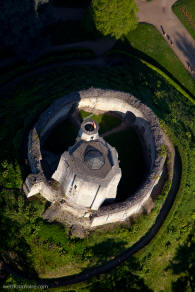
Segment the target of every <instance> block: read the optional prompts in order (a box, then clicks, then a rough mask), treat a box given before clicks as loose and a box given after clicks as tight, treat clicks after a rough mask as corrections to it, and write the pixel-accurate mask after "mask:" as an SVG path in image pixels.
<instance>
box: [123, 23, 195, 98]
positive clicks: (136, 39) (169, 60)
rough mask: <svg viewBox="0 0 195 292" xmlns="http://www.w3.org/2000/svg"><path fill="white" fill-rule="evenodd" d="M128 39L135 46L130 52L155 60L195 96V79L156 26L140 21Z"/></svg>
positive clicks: (154, 61) (154, 62) (155, 63)
mask: <svg viewBox="0 0 195 292" xmlns="http://www.w3.org/2000/svg"><path fill="white" fill-rule="evenodd" d="M127 40H128V41H129V43H130V45H131V46H132V47H133V48H129V52H132V53H133V54H135V55H137V56H138V57H140V58H142V59H145V60H146V61H148V62H150V63H152V62H153V65H157V67H158V66H159V65H160V69H163V70H164V72H165V73H166V72H167V73H169V74H170V77H171V76H172V77H174V78H175V79H176V81H178V82H179V83H180V84H181V85H182V86H184V87H185V88H186V89H187V90H188V91H189V92H190V93H191V94H192V95H194V96H195V82H194V80H193V79H192V77H191V76H190V74H189V73H188V72H187V71H186V69H185V68H184V66H183V64H182V63H181V62H180V61H179V59H178V58H177V57H176V55H175V54H174V53H173V51H172V50H171V49H170V47H169V46H168V44H167V43H166V41H165V40H164V39H163V37H162V36H161V34H160V33H159V32H158V31H157V29H156V28H155V27H154V26H152V25H150V24H145V23H140V24H139V25H138V27H137V29H136V30H134V31H132V32H130V33H129V34H128V36H127ZM127 51H128V50H127ZM148 56H149V57H150V58H148Z"/></svg>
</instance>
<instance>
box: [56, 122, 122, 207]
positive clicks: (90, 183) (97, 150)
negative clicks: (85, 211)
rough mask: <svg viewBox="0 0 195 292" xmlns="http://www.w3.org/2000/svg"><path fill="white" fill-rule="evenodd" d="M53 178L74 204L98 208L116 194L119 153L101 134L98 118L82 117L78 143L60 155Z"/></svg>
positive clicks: (118, 178) (118, 179) (68, 199)
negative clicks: (96, 119)
mask: <svg viewBox="0 0 195 292" xmlns="http://www.w3.org/2000/svg"><path fill="white" fill-rule="evenodd" d="M52 178H53V179H54V180H56V181H58V182H59V183H60V185H61V187H62V191H63V193H64V195H65V200H66V201H67V202H69V203H71V205H73V204H76V205H77V206H78V205H79V206H81V207H84V208H90V209H92V210H98V208H99V207H100V206H101V205H102V203H103V202H104V201H105V200H106V199H115V198H116V193H117V186H118V183H119V181H120V178H121V169H120V167H119V162H118V154H117V151H116V149H115V148H113V147H111V146H110V145H109V144H108V143H107V142H106V141H105V140H104V139H103V138H102V137H100V136H99V134H98V124H97V123H96V122H95V121H93V120H90V119H85V120H84V121H83V123H82V124H81V128H80V131H79V133H78V137H77V139H76V143H75V145H73V146H72V147H69V149H68V151H66V152H64V153H63V154H62V155H61V158H60V161H59V164H58V167H57V170H56V171H55V172H54V174H53V175H52Z"/></svg>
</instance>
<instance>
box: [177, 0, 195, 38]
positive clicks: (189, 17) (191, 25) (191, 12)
mask: <svg viewBox="0 0 195 292" xmlns="http://www.w3.org/2000/svg"><path fill="white" fill-rule="evenodd" d="M172 9H173V11H174V13H175V14H176V15H177V17H178V18H179V20H180V21H181V22H182V23H183V25H184V26H185V28H186V29H187V30H188V32H189V33H190V34H191V36H192V37H193V38H194V39H195V2H194V0H178V1H177V2H176V3H175V4H174V5H173V6H172Z"/></svg>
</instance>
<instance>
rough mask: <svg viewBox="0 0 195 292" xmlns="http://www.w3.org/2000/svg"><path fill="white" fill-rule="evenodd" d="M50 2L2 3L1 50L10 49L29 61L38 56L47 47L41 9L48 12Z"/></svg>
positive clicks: (0, 4) (0, 14)
mask: <svg viewBox="0 0 195 292" xmlns="http://www.w3.org/2000/svg"><path fill="white" fill-rule="evenodd" d="M48 1H49V0H23V1H17V0H6V1H0V27H1V29H0V49H5V48H10V49H11V50H12V51H13V52H14V53H15V54H16V55H18V56H19V57H22V58H25V59H28V60H31V59H33V58H34V57H35V56H37V54H38V53H39V51H40V50H41V49H43V48H44V46H45V45H46V40H44V39H43V37H42V35H41V32H42V29H43V26H44V25H45V19H44V15H43V11H41V7H42V8H43V7H44V10H45V11H46V9H45V8H46V6H47V2H48ZM42 10H43V9H42ZM39 11H40V13H39Z"/></svg>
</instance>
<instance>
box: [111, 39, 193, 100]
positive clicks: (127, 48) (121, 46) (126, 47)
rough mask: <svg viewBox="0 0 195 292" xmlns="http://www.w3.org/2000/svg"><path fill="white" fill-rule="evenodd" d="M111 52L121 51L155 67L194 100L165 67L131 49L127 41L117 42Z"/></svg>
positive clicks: (190, 93) (140, 52)
mask: <svg viewBox="0 0 195 292" xmlns="http://www.w3.org/2000/svg"><path fill="white" fill-rule="evenodd" d="M113 50H123V51H125V52H127V53H130V54H132V55H133V56H135V57H138V58H140V59H143V60H145V61H147V62H149V63H150V64H152V65H154V66H155V67H157V68H159V69H160V70H162V71H163V72H164V73H165V74H167V76H169V77H170V78H171V79H172V80H173V81H175V82H176V83H177V84H179V86H181V88H182V89H183V90H185V91H186V92H187V93H188V94H189V95H190V96H191V97H192V98H193V99H195V96H194V95H193V94H192V92H190V91H189V90H188V89H187V88H186V87H185V86H183V85H182V84H181V83H180V82H179V81H178V80H177V79H176V78H175V77H174V76H173V75H172V74H171V73H170V72H169V71H167V69H166V68H165V67H163V66H162V65H160V64H159V63H158V62H156V61H155V60H154V59H153V58H151V57H149V56H148V55H146V54H145V53H143V52H142V51H140V50H138V49H135V48H134V47H132V46H131V44H130V43H129V41H128V40H125V39H124V40H123V41H117V43H116V44H115V46H114V47H113Z"/></svg>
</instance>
